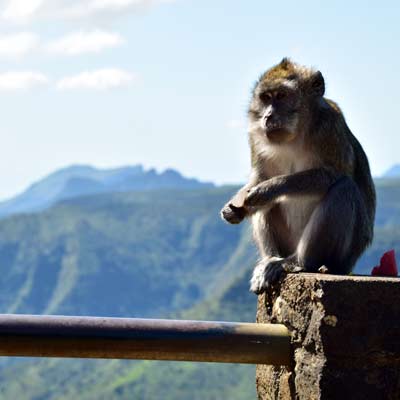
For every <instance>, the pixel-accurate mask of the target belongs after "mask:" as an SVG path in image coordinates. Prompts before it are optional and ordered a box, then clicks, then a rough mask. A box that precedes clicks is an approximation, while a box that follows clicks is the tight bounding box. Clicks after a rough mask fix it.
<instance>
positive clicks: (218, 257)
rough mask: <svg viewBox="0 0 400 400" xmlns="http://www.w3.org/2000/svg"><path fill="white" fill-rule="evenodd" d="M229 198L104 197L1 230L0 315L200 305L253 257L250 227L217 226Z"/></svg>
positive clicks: (159, 310)
mask: <svg viewBox="0 0 400 400" xmlns="http://www.w3.org/2000/svg"><path fill="white" fill-rule="evenodd" d="M232 190H233V189H232V188H221V189H202V190H154V191H151V192H148V191H144V192H129V193H106V194H98V195H93V196H86V197H78V198H74V199H68V200H64V201H62V202H60V203H58V204H57V205H55V206H54V207H52V208H50V209H48V210H45V211H44V212H42V213H34V214H20V215H16V216H12V217H9V218H6V219H4V220H2V221H0V272H1V274H0V287H1V291H0V312H2V313H5V312H9V313H38V314H42V313H50V314H56V313H57V314H67V315H68V314H69V315H71V314H72V315H73V314H77V315H83V314H86V315H109V316H133V315H135V316H142V317H147V316H158V315H161V314H165V312H166V311H168V312H171V311H173V310H179V309H182V308H184V307H189V306H191V305H193V304H194V303H195V302H198V301H200V300H202V299H204V298H205V297H206V296H207V295H209V294H210V293H211V292H213V291H218V290H220V288H221V286H222V287H225V286H226V285H227V284H228V283H229V282H230V281H231V280H232V279H233V278H234V277H235V276H236V275H237V274H240V273H241V272H242V271H243V269H244V268H248V266H249V263H250V262H251V260H252V259H254V257H255V254H254V252H253V249H252V248H251V247H250V246H249V243H250V238H249V235H248V227H247V226H246V225H245V224H244V225H243V226H240V227H238V228H237V229H232V227H231V226H229V225H227V224H225V223H224V222H223V221H222V220H221V219H220V217H219V209H220V207H221V204H223V203H224V202H225V200H226V199H227V198H228V197H229V196H230V195H231V193H232ZM252 253H253V254H252ZM98 299H101V301H99V300H98Z"/></svg>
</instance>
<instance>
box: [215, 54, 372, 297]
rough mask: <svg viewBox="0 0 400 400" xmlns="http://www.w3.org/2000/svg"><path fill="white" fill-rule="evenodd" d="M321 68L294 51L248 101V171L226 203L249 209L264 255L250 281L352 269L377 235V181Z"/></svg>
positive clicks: (234, 209) (242, 211) (257, 283)
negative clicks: (329, 94)
mask: <svg viewBox="0 0 400 400" xmlns="http://www.w3.org/2000/svg"><path fill="white" fill-rule="evenodd" d="M324 92H325V83H324V78H323V77H322V74H321V73H320V72H319V71H315V70H313V69H311V68H307V67H304V66H300V65H298V64H295V63H293V62H292V61H290V60H289V59H283V60H282V61H281V63H280V64H278V65H276V66H274V67H272V68H271V69H269V70H268V71H266V72H265V73H264V74H263V75H262V76H261V77H260V79H259V80H258V82H257V84H256V85H255V87H254V90H253V95H252V100H251V102H250V106H249V143H250V149H251V160H252V174H251V179H250V181H249V183H248V184H247V185H245V186H244V187H243V188H242V189H241V190H240V191H239V192H238V194H237V195H236V196H235V197H234V198H233V199H232V200H231V201H230V202H228V204H227V205H226V206H225V207H224V208H223V210H222V216H223V218H224V219H225V220H227V221H228V222H230V223H239V222H240V221H241V220H242V219H243V218H245V217H246V216H247V217H252V222H253V232H254V238H255V240H256V243H257V245H258V248H259V251H260V256H261V260H260V262H259V263H258V265H257V266H256V268H255V271H254V274H253V278H252V285H251V289H252V290H253V291H254V292H256V293H260V292H262V291H264V290H265V289H266V288H267V287H269V286H270V285H272V284H273V283H274V282H275V281H276V280H277V279H279V278H280V276H281V275H282V273H283V272H293V271H297V270H300V269H305V270H308V271H317V270H318V268H319V267H321V266H322V265H326V266H327V267H328V268H329V271H330V272H331V273H348V272H350V271H351V269H352V268H353V266H354V264H355V262H356V260H357V258H358V257H359V256H360V254H361V253H362V252H363V251H364V249H365V248H366V247H367V246H368V245H369V244H370V242H371V240H372V237H373V223H374V216H375V189H374V185H373V181H372V177H371V173H370V169H369V164H368V160H367V157H366V155H365V153H364V151H363V149H362V147H361V145H360V144H359V142H358V141H357V139H356V138H355V137H354V135H353V134H352V133H351V131H350V129H349V128H348V126H347V124H346V121H345V119H344V116H343V113H342V111H341V110H340V108H339V107H338V105H337V104H336V103H334V102H333V101H331V100H328V99H326V98H324V97H323V95H324Z"/></svg>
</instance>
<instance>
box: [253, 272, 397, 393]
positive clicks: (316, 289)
mask: <svg viewBox="0 0 400 400" xmlns="http://www.w3.org/2000/svg"><path fill="white" fill-rule="evenodd" d="M257 321H258V322H262V323H267V322H268V323H271V322H272V323H282V324H285V325H286V326H287V327H288V328H289V330H290V331H291V334H292V345H293V350H294V353H293V360H294V362H293V365H292V366H291V367H290V368H287V367H273V366H266V365H259V366H257V390H258V395H259V399H263V400H266V399H268V400H272V399H282V400H283V399H300V400H314V399H322V400H335V399H340V400H347V399H349V400H358V399H360V400H361V399H362V400H369V399H373V400H376V399H378V400H379V399H382V400H395V399H396V400H398V399H400V279H397V278H376V277H356V276H334V275H322V274H297V275H295V274H291V275H289V276H287V277H286V278H285V280H284V281H283V282H282V285H281V287H280V288H279V289H277V291H276V292H275V293H273V294H269V295H268V296H265V295H262V296H260V297H259V303H258V313H257Z"/></svg>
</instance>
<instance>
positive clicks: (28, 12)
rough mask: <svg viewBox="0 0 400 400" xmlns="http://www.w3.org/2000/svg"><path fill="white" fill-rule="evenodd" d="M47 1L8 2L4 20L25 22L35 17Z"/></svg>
mask: <svg viewBox="0 0 400 400" xmlns="http://www.w3.org/2000/svg"><path fill="white" fill-rule="evenodd" d="M45 1H46V0H8V1H6V4H5V5H4V6H3V9H2V13H1V15H2V16H3V18H4V19H7V20H10V21H15V22H23V21H26V20H29V19H30V18H32V17H34V16H35V15H36V14H37V13H38V11H39V10H40V8H41V7H42V6H43V4H44V3H45Z"/></svg>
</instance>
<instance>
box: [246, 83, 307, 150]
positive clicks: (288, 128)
mask: <svg viewBox="0 0 400 400" xmlns="http://www.w3.org/2000/svg"><path fill="white" fill-rule="evenodd" d="M299 108H300V101H299V96H298V91H297V90H296V82H295V81H294V80H282V81H276V82H274V84H269V83H268V82H260V83H259V84H258V85H257V87H256V89H255V90H254V95H253V99H252V101H251V104H250V109H249V118H250V124H251V129H253V130H256V131H257V133H258V135H261V136H264V137H265V139H266V140H267V141H268V142H271V143H277V144H278V143H287V142H291V141H292V140H294V139H295V138H296V136H297V135H298V134H299V129H298V122H299V118H298V117H299V115H298V114H299Z"/></svg>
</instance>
